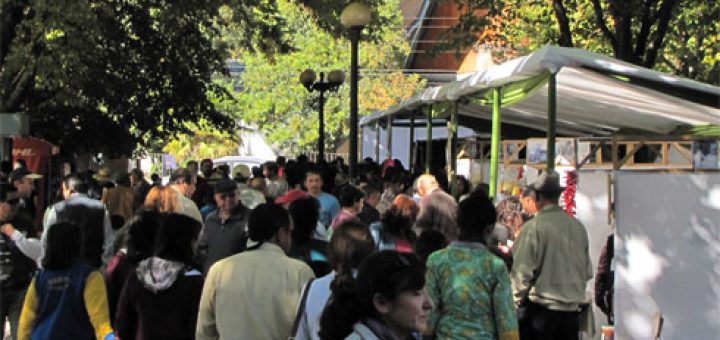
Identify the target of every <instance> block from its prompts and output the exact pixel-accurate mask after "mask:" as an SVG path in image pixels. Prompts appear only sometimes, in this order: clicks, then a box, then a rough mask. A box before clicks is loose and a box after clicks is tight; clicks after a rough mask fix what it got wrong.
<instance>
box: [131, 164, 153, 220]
mask: <svg viewBox="0 0 720 340" xmlns="http://www.w3.org/2000/svg"><path fill="white" fill-rule="evenodd" d="M130 186H131V187H132V188H133V190H135V200H134V203H133V209H135V210H137V209H138V208H140V207H141V206H142V205H143V203H145V197H147V194H148V192H150V189H151V188H152V186H151V185H150V183H148V181H146V180H145V175H144V174H143V172H142V170H140V169H138V168H134V169H132V170H130Z"/></svg>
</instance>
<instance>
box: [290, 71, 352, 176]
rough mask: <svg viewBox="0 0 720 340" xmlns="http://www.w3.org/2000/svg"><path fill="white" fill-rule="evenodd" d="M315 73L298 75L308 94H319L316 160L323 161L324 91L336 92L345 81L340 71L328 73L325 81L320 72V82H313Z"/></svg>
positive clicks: (323, 74) (323, 75)
mask: <svg viewBox="0 0 720 340" xmlns="http://www.w3.org/2000/svg"><path fill="white" fill-rule="evenodd" d="M315 79H316V75H315V71H313V70H311V69H307V70H305V71H303V73H301V74H300V83H301V84H303V86H305V88H306V89H307V90H308V92H313V91H318V92H320V107H319V110H318V111H319V115H318V119H319V121H320V127H319V129H318V130H319V131H318V132H319V137H318V159H317V161H318V162H319V161H322V160H324V159H325V91H333V92H334V91H337V90H338V88H339V87H340V85H342V83H343V82H344V81H345V74H344V73H343V72H342V71H340V70H333V71H330V73H329V74H328V79H327V81H326V80H325V73H324V72H320V80H318V81H315Z"/></svg>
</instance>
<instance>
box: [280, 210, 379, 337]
mask: <svg viewBox="0 0 720 340" xmlns="http://www.w3.org/2000/svg"><path fill="white" fill-rule="evenodd" d="M374 248H375V245H374V242H373V239H372V235H370V232H369V230H368V228H367V227H366V226H365V225H364V224H363V223H358V222H353V221H349V222H345V223H343V224H341V225H340V226H339V227H338V230H337V231H336V232H335V233H333V235H332V239H331V240H330V261H331V263H332V267H333V269H334V270H333V271H332V272H331V273H330V274H327V275H325V276H323V277H321V278H318V279H317V280H313V281H310V282H308V284H307V286H306V287H305V289H304V292H305V293H303V297H304V299H305V301H304V303H303V301H302V300H301V301H300V308H299V310H298V315H297V316H296V323H297V331H296V332H295V334H294V336H295V340H305V339H313V340H319V339H320V335H319V332H320V316H321V315H322V313H323V310H325V305H327V303H328V300H329V299H330V293H331V287H338V286H340V285H342V284H343V283H347V282H352V280H353V279H354V276H355V273H357V269H358V268H359V267H360V263H362V261H363V260H364V259H365V258H366V257H367V256H368V255H370V254H372V253H373V252H374V250H375V249H374Z"/></svg>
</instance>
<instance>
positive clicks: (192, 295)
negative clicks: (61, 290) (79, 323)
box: [115, 214, 203, 340]
mask: <svg viewBox="0 0 720 340" xmlns="http://www.w3.org/2000/svg"><path fill="white" fill-rule="evenodd" d="M200 227H201V225H200V222H198V221H196V220H194V219H193V218H190V217H188V216H185V215H180V214H169V215H168V216H166V217H165V219H164V223H163V226H162V228H161V229H160V232H159V233H158V235H157V242H156V244H157V247H156V249H155V252H154V253H155V254H154V256H151V257H149V258H147V259H145V260H142V261H141V262H140V263H139V264H138V265H137V268H136V269H135V270H134V272H133V273H131V275H130V276H129V278H128V280H127V282H126V283H125V287H124V288H123V291H122V294H121V295H120V300H119V301H118V307H117V312H116V317H115V326H116V329H117V334H118V335H119V336H120V338H121V339H123V340H133V339H134V340H144V339H148V340H150V339H177V340H182V339H188V340H190V339H194V338H195V325H196V323H197V315H198V305H199V303H200V294H201V293H202V286H203V278H202V274H201V273H200V271H198V270H197V269H195V268H194V267H193V258H194V256H195V249H194V248H195V247H194V245H195V244H196V243H197V238H198V235H199V233H200Z"/></svg>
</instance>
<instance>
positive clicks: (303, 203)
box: [288, 196, 332, 277]
mask: <svg viewBox="0 0 720 340" xmlns="http://www.w3.org/2000/svg"><path fill="white" fill-rule="evenodd" d="M288 211H289V212H290V217H291V218H292V221H293V224H294V228H293V231H292V234H291V236H292V247H291V248H290V252H289V253H288V256H290V257H292V258H295V259H298V260H301V261H303V262H305V263H307V264H308V265H309V266H310V268H312V270H313V272H314V273H315V276H316V277H320V276H323V275H325V274H327V273H329V272H330V271H331V270H332V268H331V267H330V263H329V262H328V242H327V241H325V240H322V239H318V238H315V237H313V236H314V234H315V229H316V228H317V223H318V219H319V218H320V202H318V200H317V199H315V198H313V197H312V196H307V197H301V198H298V199H296V200H294V201H292V203H290V206H289V207H288Z"/></svg>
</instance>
